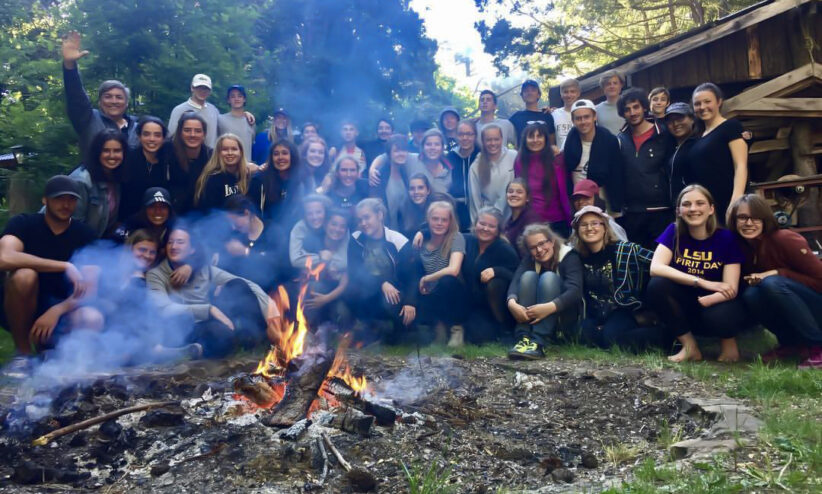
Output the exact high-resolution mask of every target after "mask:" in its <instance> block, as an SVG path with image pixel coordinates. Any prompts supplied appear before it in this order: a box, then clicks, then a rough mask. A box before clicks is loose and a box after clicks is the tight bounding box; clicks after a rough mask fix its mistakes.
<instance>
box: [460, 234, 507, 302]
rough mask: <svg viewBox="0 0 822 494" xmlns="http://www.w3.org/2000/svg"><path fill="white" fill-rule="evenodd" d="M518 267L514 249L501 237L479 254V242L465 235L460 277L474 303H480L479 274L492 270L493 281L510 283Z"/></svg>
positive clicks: (471, 235) (480, 283)
mask: <svg viewBox="0 0 822 494" xmlns="http://www.w3.org/2000/svg"><path fill="white" fill-rule="evenodd" d="M518 265H519V255H517V251H516V249H514V247H513V246H512V245H511V244H510V243H508V242H507V241H506V240H505V239H503V238H502V237H500V238H498V239H496V240H495V241H494V242H492V243H491V245H489V246H488V247H487V248H486V249H485V252H483V253H482V254H480V253H479V241H478V240H477V237H475V236H474V235H473V234H467V235H465V259H464V260H463V261H462V275H463V277H464V278H465V282H466V284H467V285H468V290H469V292H470V293H471V300H472V301H473V302H474V303H482V302H483V301H484V300H485V298H484V297H483V296H482V293H483V292H482V286H483V283H482V282H481V281H480V274H481V273H482V272H483V271H485V270H486V269H488V268H493V269H494V279H501V280H505V282H506V283H508V284H510V283H511V278H513V276H514V271H515V270H516V269H517V266H518Z"/></svg>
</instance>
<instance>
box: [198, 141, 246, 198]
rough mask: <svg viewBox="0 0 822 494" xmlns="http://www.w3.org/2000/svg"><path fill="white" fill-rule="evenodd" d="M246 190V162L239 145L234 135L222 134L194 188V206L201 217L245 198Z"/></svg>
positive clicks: (241, 146)
mask: <svg viewBox="0 0 822 494" xmlns="http://www.w3.org/2000/svg"><path fill="white" fill-rule="evenodd" d="M248 188H249V177H248V162H247V161H246V159H245V153H244V152H243V145H242V142H240V138H239V137H237V136H235V135H234V134H223V135H221V136H220V138H219V139H217V147H215V148H214V154H212V155H211V159H210V160H208V163H206V165H205V167H204V168H203V171H202V172H200V177H199V178H198V179H197V183H196V184H195V186H194V206H195V207H196V208H197V209H198V210H200V211H201V212H204V213H207V212H208V211H211V210H212V209H223V205H224V204H225V201H226V199H228V198H229V197H231V196H233V195H236V194H241V195H246V194H248Z"/></svg>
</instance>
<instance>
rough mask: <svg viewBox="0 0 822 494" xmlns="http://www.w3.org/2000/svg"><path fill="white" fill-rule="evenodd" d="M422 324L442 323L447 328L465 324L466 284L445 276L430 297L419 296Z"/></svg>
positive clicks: (418, 315)
mask: <svg viewBox="0 0 822 494" xmlns="http://www.w3.org/2000/svg"><path fill="white" fill-rule="evenodd" d="M419 300H420V302H419V313H418V314H417V319H419V321H420V324H436V323H438V322H442V323H443V324H445V325H446V326H453V325H455V324H462V323H464V322H465V312H466V306H467V303H468V300H467V294H466V288H465V284H464V283H463V282H462V280H460V279H459V278H456V277H454V276H450V275H448V276H443V277H442V278H440V279H439V280H437V286H436V287H434V289H433V290H432V291H431V293H429V294H428V295H422V294H420V296H419Z"/></svg>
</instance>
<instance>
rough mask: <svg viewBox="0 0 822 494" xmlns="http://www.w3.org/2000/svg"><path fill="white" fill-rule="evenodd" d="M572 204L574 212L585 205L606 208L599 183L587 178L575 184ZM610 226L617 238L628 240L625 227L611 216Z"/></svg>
mask: <svg viewBox="0 0 822 494" xmlns="http://www.w3.org/2000/svg"><path fill="white" fill-rule="evenodd" d="M571 204H572V205H573V206H574V213H576V212H577V211H579V210H580V209H582V208H584V207H585V206H596V207H598V208H600V209H602V210H604V209H605V201H603V200H602V199H600V197H599V185H597V183H596V182H594V181H593V180H590V179H587V178H586V179H583V180H580V181H579V182H577V183H576V185H574V191H573V193H572V194H571ZM608 228H610V229H611V232H612V233H613V234H614V235H615V236H616V238H617V240H621V241H623V242H627V241H628V235H626V234H625V229H624V228H622V226H621V225H620V224H619V223H617V222H616V221H615V220H614V218H612V217H611V216H608Z"/></svg>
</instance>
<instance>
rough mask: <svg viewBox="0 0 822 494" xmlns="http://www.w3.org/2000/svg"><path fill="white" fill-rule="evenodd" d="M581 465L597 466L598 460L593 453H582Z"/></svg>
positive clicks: (587, 466) (586, 466)
mask: <svg viewBox="0 0 822 494" xmlns="http://www.w3.org/2000/svg"><path fill="white" fill-rule="evenodd" d="M582 466H583V467H585V468H596V467H598V466H599V460H597V457H596V455H595V454H593V453H583V454H582Z"/></svg>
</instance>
